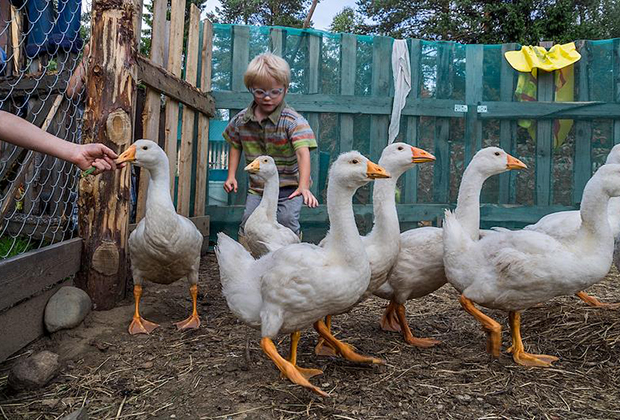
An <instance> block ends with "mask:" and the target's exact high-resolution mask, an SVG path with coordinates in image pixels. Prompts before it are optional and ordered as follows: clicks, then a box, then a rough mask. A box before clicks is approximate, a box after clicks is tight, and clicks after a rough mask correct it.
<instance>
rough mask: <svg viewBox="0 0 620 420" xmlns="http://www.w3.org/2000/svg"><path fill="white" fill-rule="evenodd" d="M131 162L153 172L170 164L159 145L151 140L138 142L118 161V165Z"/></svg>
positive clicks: (122, 154)
mask: <svg viewBox="0 0 620 420" xmlns="http://www.w3.org/2000/svg"><path fill="white" fill-rule="evenodd" d="M122 162H129V163H132V164H134V165H136V166H139V167H141V168H146V169H148V170H149V171H150V172H153V170H155V169H156V168H158V167H161V166H162V165H164V164H165V165H166V166H167V164H168V156H166V153H165V152H164V151H163V150H162V148H161V147H159V145H158V144H157V143H155V142H154V141H151V140H145V139H142V140H137V141H136V142H134V143H133V144H132V145H131V146H129V147H128V148H127V150H125V151H124V152H123V153H121V155H120V156H119V157H118V158H117V159H116V163H122Z"/></svg>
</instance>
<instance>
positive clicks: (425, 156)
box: [411, 146, 435, 163]
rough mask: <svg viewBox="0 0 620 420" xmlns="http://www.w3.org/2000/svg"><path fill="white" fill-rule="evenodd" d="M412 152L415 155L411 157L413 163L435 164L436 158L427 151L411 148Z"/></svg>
mask: <svg viewBox="0 0 620 420" xmlns="http://www.w3.org/2000/svg"><path fill="white" fill-rule="evenodd" d="M411 152H412V153H413V156H412V157H411V161H412V162H413V163H425V162H433V161H434V160H435V156H433V155H431V154H430V153H428V152H427V151H426V150H423V149H419V148H417V147H413V146H411Z"/></svg>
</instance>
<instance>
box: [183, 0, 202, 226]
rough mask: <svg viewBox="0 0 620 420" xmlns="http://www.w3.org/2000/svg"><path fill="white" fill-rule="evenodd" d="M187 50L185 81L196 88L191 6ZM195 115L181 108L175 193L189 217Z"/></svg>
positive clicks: (195, 24) (196, 25) (196, 22)
mask: <svg viewBox="0 0 620 420" xmlns="http://www.w3.org/2000/svg"><path fill="white" fill-rule="evenodd" d="M188 32H189V33H188V37H187V50H186V52H185V81H186V82H188V83H190V84H191V85H193V86H196V76H197V75H198V53H199V52H200V50H202V49H199V48H198V47H199V45H200V44H199V39H198V38H199V36H200V9H198V7H196V5H195V4H192V5H191V6H190V9H189V31H188ZM195 119H196V113H195V112H194V110H193V109H190V108H189V107H183V123H182V124H183V125H182V129H181V147H180V150H179V188H178V192H177V211H178V213H179V214H182V215H183V216H186V217H189V216H190V209H189V206H190V201H191V197H190V195H191V187H192V152H193V150H194V121H195Z"/></svg>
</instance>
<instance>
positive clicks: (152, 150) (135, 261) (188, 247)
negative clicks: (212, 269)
mask: <svg viewBox="0 0 620 420" xmlns="http://www.w3.org/2000/svg"><path fill="white" fill-rule="evenodd" d="M116 162H117V163H121V162H131V163H133V164H135V165H137V166H140V167H141V168H143V169H146V170H147V171H148V174H149V176H150V182H149V188H148V191H147V196H146V214H145V216H144V218H143V219H142V220H141V221H140V223H138V226H136V229H135V230H134V231H133V232H132V233H131V235H130V236H129V241H128V246H129V257H130V259H131V271H132V274H133V280H134V288H133V295H134V298H135V307H136V308H135V313H134V316H133V321H132V322H131V325H130V326H129V333H131V334H138V333H146V334H148V333H150V332H151V331H152V330H153V329H155V328H157V327H158V325H157V324H155V323H153V322H150V321H147V320H145V319H144V318H142V317H141V316H140V297H141V296H142V284H143V282H144V280H148V281H151V282H153V283H159V284H170V283H174V282H175V281H177V280H179V279H181V278H183V277H187V280H188V281H189V284H190V295H191V297H192V304H193V305H192V307H193V310H192V314H191V316H190V317H189V318H187V319H186V320H184V321H181V322H178V323H177V324H176V325H177V328H178V329H186V328H198V327H199V326H200V318H199V317H198V312H197V309H196V301H197V298H198V268H199V266H200V249H201V246H202V240H203V237H202V233H200V231H199V230H198V229H196V226H195V225H194V224H193V223H192V222H191V221H190V220H189V219H187V218H186V217H183V216H181V215H179V214H177V212H176V210H175V208H174V204H173V203H172V199H171V198H170V175H169V174H170V172H169V169H168V168H169V166H168V157H167V156H166V153H165V152H164V151H163V150H162V149H161V147H159V146H158V145H157V143H155V142H152V141H151V140H138V141H136V142H135V143H134V144H132V145H131V146H130V147H129V148H128V149H127V150H125V152H123V153H122V154H121V155H120V156H119V157H118V158H117V160H116Z"/></svg>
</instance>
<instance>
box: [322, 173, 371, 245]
mask: <svg viewBox="0 0 620 420" xmlns="http://www.w3.org/2000/svg"><path fill="white" fill-rule="evenodd" d="M336 184H337V183H336V182H330V183H329V185H328V187H327V213H328V215H329V225H330V228H329V229H330V235H331V236H332V238H333V241H330V242H329V245H330V246H332V247H335V248H336V249H337V250H338V252H339V253H342V255H343V256H345V257H357V256H359V253H360V251H361V253H365V251H364V248H363V244H362V240H361V238H360V236H359V232H358V231H357V226H356V225H355V215H354V214H353V203H352V200H353V194H354V193H355V188H348V187H345V186H342V185H336Z"/></svg>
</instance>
